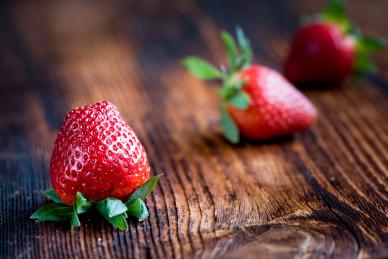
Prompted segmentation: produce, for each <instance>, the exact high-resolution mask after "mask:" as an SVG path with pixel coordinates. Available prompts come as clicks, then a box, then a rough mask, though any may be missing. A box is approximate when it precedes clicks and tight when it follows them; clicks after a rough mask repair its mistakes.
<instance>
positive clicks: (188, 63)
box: [182, 56, 223, 80]
mask: <svg viewBox="0 0 388 259" xmlns="http://www.w3.org/2000/svg"><path fill="white" fill-rule="evenodd" d="M182 64H183V65H184V66H185V68H186V69H187V70H189V71H190V72H191V73H192V74H193V75H194V76H196V77H198V78H200V79H204V80H209V79H222V77H223V74H222V73H221V71H219V70H218V69H216V68H215V67H214V66H213V65H211V64H209V63H208V62H206V61H205V60H203V59H201V58H199V57H194V56H189V57H187V58H185V59H183V61H182Z"/></svg>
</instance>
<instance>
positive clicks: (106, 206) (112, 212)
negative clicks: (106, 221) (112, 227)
mask: <svg viewBox="0 0 388 259" xmlns="http://www.w3.org/2000/svg"><path fill="white" fill-rule="evenodd" d="M97 209H98V210H99V211H100V210H104V213H105V214H106V215H107V216H108V217H109V218H113V217H115V216H117V215H120V214H123V213H124V212H126V211H127V206H125V204H124V203H123V202H122V201H121V200H118V199H115V198H110V197H108V198H106V199H105V200H101V201H99V202H97Z"/></svg>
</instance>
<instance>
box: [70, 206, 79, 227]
mask: <svg viewBox="0 0 388 259" xmlns="http://www.w3.org/2000/svg"><path fill="white" fill-rule="evenodd" d="M79 226H81V222H80V221H79V218H78V214H77V211H76V209H75V207H74V208H73V213H72V214H71V227H73V228H77V227H79Z"/></svg>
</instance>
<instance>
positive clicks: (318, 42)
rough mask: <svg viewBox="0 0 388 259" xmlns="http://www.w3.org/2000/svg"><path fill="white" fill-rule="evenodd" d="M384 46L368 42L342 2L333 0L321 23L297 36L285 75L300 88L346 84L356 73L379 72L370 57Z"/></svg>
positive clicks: (303, 30)
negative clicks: (350, 19) (348, 15)
mask: <svg viewBox="0 0 388 259" xmlns="http://www.w3.org/2000/svg"><path fill="white" fill-rule="evenodd" d="M383 46H384V43H383V41H382V40H379V39H369V38H365V37H363V36H362V35H361V33H360V32H359V31H358V30H357V29H356V28H355V27H354V26H353V25H351V23H350V22H349V20H348V19H347V17H346V12H345V8H344V5H343V3H342V1H340V0H331V2H330V5H329V6H328V8H327V9H326V10H325V11H324V12H323V14H322V15H321V16H320V18H319V20H318V21H314V22H313V23H311V24H307V25H305V26H303V27H301V28H300V29H299V30H298V31H297V32H296V34H295V36H294V38H293V40H292V43H291V50H290V53H289V55H288V58H287V59H286V62H285V64H284V74H285V76H286V77H287V78H288V79H289V80H290V81H291V82H293V83H296V84H310V83H320V84H329V83H342V82H343V81H344V80H345V79H346V77H347V76H348V75H349V74H350V73H351V72H352V71H355V72H357V73H371V72H375V71H376V68H375V66H374V64H373V62H372V61H371V60H370V59H369V57H368V56H369V54H370V53H371V52H374V51H377V50H379V49H381V48H382V47H383Z"/></svg>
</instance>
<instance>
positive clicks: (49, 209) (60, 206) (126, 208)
mask: <svg viewBox="0 0 388 259" xmlns="http://www.w3.org/2000/svg"><path fill="white" fill-rule="evenodd" d="M160 176H161V175H160V174H159V175H155V176H153V177H152V178H151V179H149V180H148V181H147V182H145V183H144V184H143V185H142V186H140V187H139V188H138V189H136V191H135V192H134V193H133V194H132V195H131V196H130V197H129V198H128V199H127V200H126V201H125V202H123V201H121V200H119V199H115V198H112V197H107V198H106V199H104V200H101V201H97V202H94V201H90V200H88V199H87V198H86V197H85V196H84V195H83V194H82V193H81V192H77V197H76V200H75V202H74V205H73V207H70V206H67V205H66V204H64V203H63V202H62V200H61V199H60V198H59V196H58V195H57V194H56V193H55V191H54V190H53V189H49V190H46V191H45V192H44V194H45V195H46V197H47V198H48V199H50V200H52V201H54V203H51V204H47V205H45V206H43V207H41V208H40V209H38V210H36V211H35V212H34V213H33V214H32V215H31V219H34V220H36V221H37V222H42V221H69V220H70V222H71V227H79V226H81V222H80V219H79V215H80V214H84V213H87V212H89V211H90V209H92V208H93V207H95V208H96V210H97V211H98V212H99V213H100V214H101V215H102V216H103V217H104V218H105V219H106V220H107V221H108V222H109V223H110V224H112V225H113V226H115V227H117V228H118V229H120V230H127V229H128V224H127V221H126V219H127V218H128V217H129V216H132V217H136V218H137V219H138V220H139V221H143V220H144V219H146V218H147V217H148V215H149V214H148V209H147V206H146V204H145V202H144V200H145V199H146V198H147V196H148V195H149V194H150V193H151V192H152V190H153V189H154V188H155V186H156V184H157V183H158V181H159V178H160Z"/></svg>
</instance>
